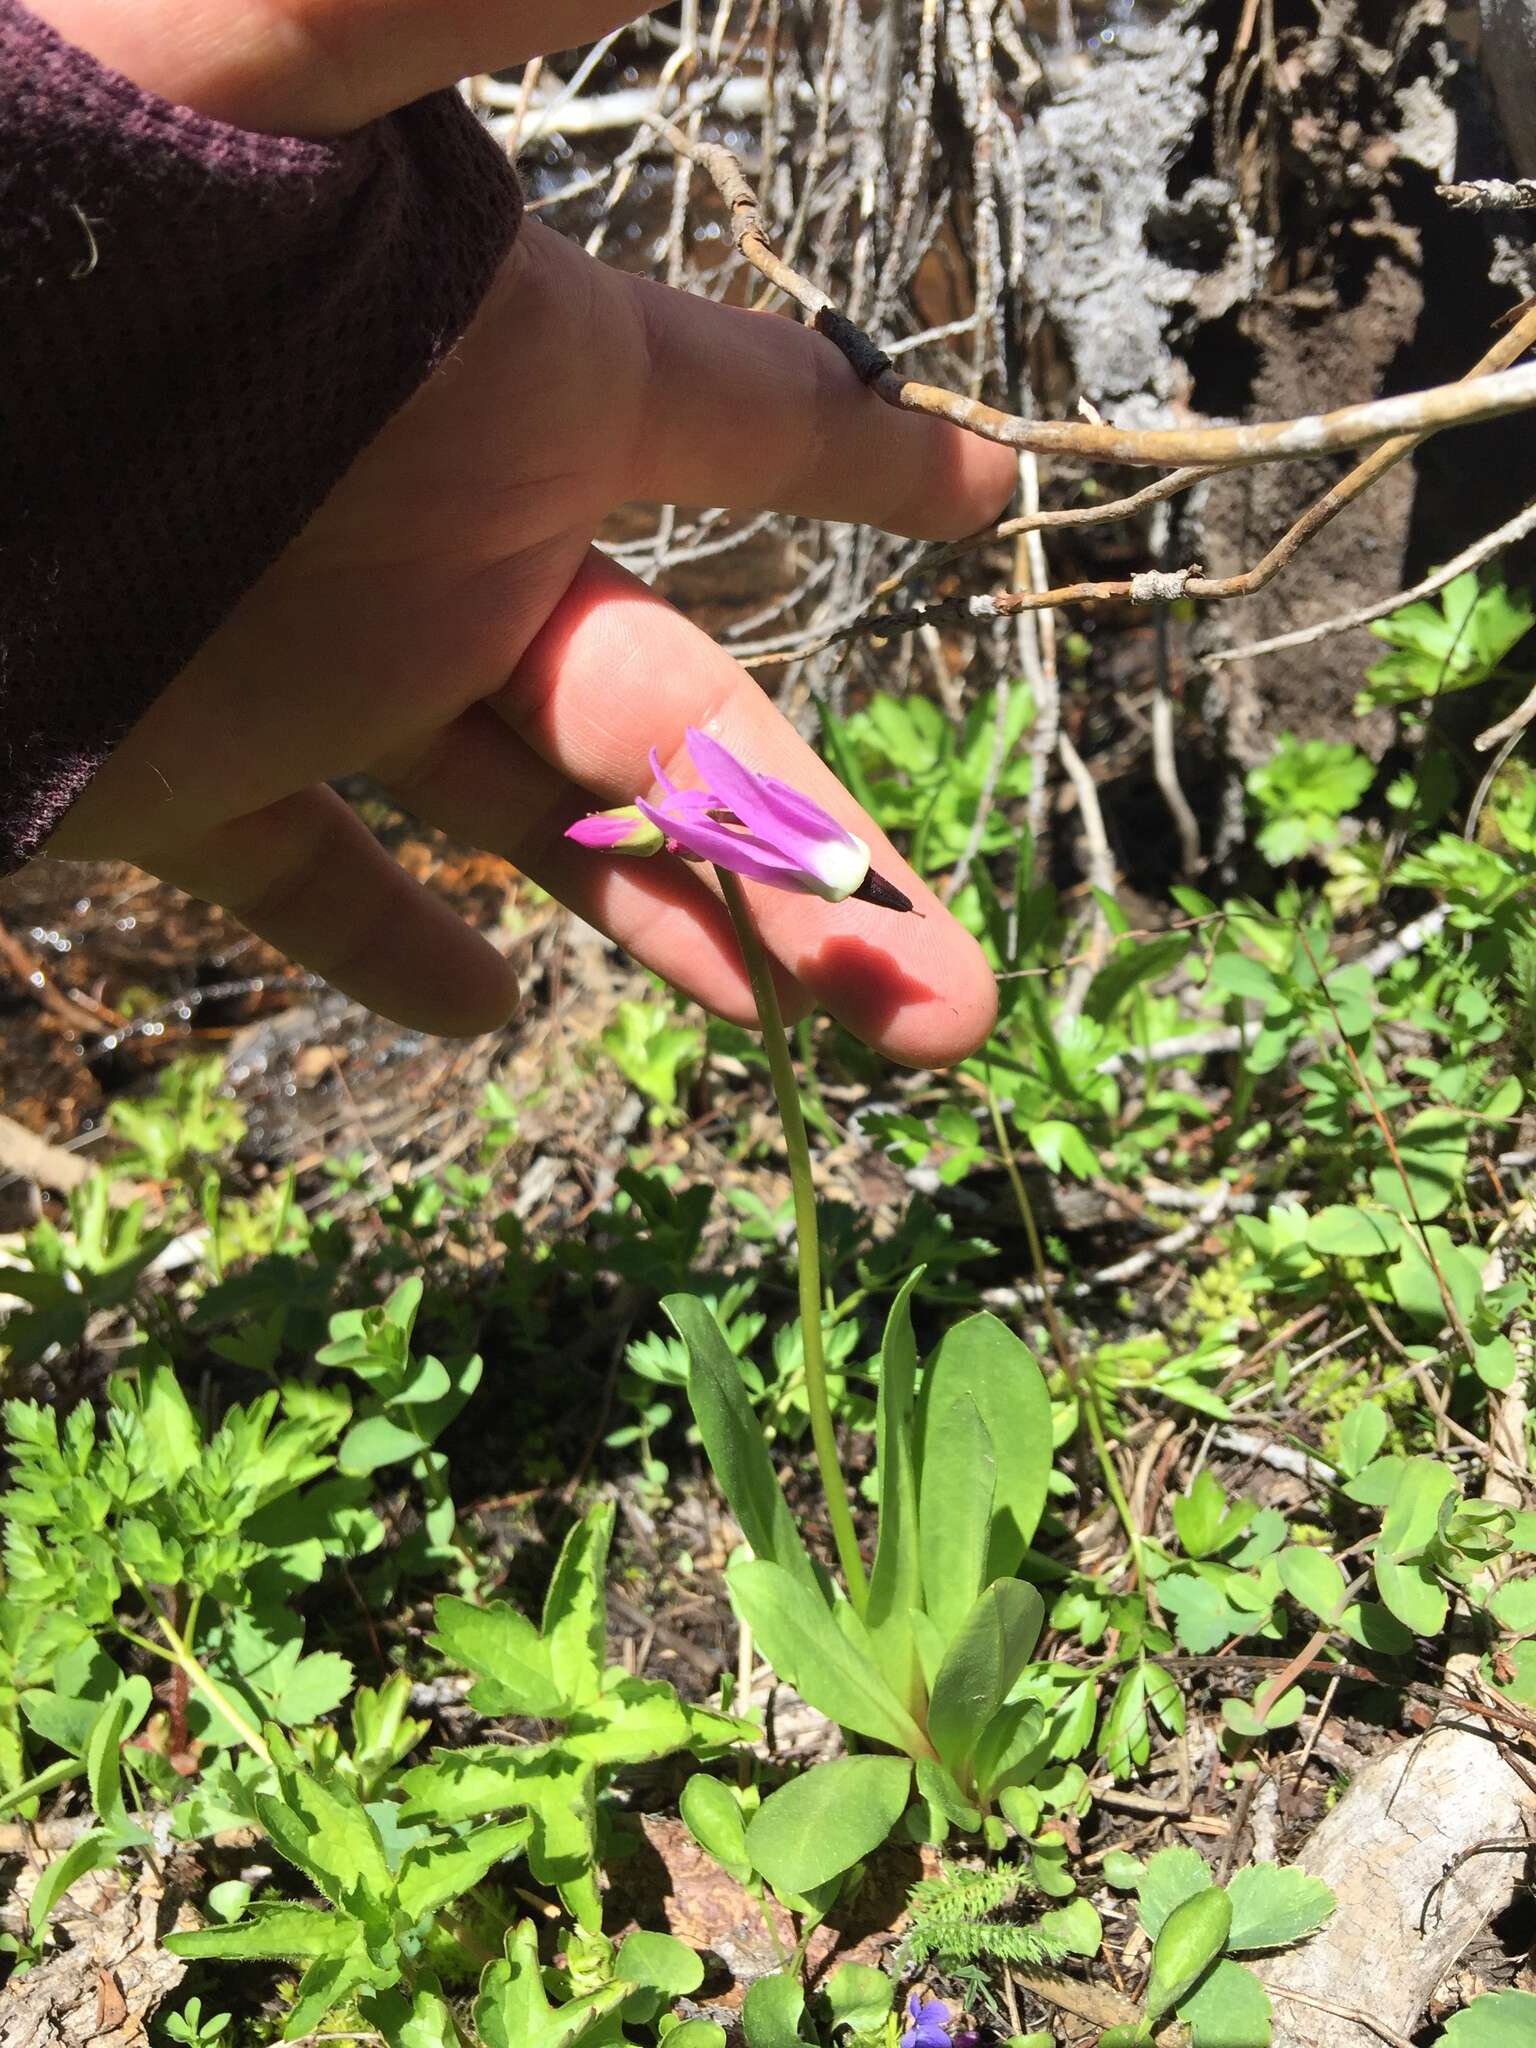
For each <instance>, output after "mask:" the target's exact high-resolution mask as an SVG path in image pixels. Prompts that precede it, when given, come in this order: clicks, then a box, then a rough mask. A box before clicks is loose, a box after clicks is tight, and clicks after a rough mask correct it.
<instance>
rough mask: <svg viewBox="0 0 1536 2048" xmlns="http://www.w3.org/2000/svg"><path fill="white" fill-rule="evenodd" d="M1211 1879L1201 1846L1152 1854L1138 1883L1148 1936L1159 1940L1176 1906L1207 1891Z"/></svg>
mask: <svg viewBox="0 0 1536 2048" xmlns="http://www.w3.org/2000/svg"><path fill="white" fill-rule="evenodd" d="M1210 1882H1211V1872H1210V1866H1209V1864H1207V1862H1206V1860H1205V1858H1204V1857H1203V1856H1202V1855H1201V1854H1200V1852H1199V1850H1198V1849H1186V1848H1184V1847H1183V1846H1182V1845H1180V1846H1176V1847H1174V1848H1172V1849H1159V1850H1158V1852H1157V1854H1156V1855H1155V1856H1149V1857H1148V1858H1147V1863H1146V1867H1145V1869H1144V1870H1143V1871H1142V1873H1141V1877H1140V1879H1139V1880H1138V1882H1137V1885H1136V1896H1137V1899H1138V1900H1139V1902H1140V1906H1141V1924H1142V1928H1143V1929H1144V1931H1145V1932H1146V1934H1147V1936H1148V1938H1149V1939H1150V1940H1152V1941H1156V1939H1157V1937H1158V1935H1159V1934H1161V1933H1162V1931H1163V1922H1164V1921H1165V1920H1166V1919H1167V1918H1168V1915H1169V1914H1170V1913H1171V1912H1172V1911H1173V1909H1174V1907H1175V1906H1181V1905H1183V1903H1184V1901H1185V1900H1186V1899H1192V1898H1193V1897H1194V1896H1195V1894H1196V1892H1203V1891H1204V1890H1205V1889H1206V1887H1207V1885H1209V1883H1210Z"/></svg>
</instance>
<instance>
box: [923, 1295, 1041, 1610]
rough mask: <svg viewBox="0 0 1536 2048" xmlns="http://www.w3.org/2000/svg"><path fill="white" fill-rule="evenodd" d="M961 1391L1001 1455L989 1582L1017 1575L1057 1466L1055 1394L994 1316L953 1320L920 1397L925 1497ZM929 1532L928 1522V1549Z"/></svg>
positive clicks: (928, 1369) (935, 1353) (930, 1362)
mask: <svg viewBox="0 0 1536 2048" xmlns="http://www.w3.org/2000/svg"><path fill="white" fill-rule="evenodd" d="M961 1394H969V1395H970V1397H971V1399H972V1400H973V1401H974V1402H975V1404H976V1407H977V1409H978V1410H979V1412H980V1415H981V1419H982V1422H983V1423H984V1424H985V1426H986V1431H987V1435H988V1436H989V1437H990V1438H991V1441H992V1451H993V1455H994V1457H995V1459H996V1461H997V1471H996V1479H995V1482H994V1484H995V1493H994V1498H993V1512H992V1538H991V1543H990V1546H989V1549H988V1553H987V1561H986V1569H985V1573H984V1578H983V1583H988V1582H990V1581H991V1580H993V1579H1004V1578H1011V1577H1012V1576H1013V1574H1014V1573H1015V1572H1016V1571H1017V1570H1018V1568H1019V1565H1020V1563H1021V1562H1022V1560H1023V1557H1024V1553H1025V1551H1026V1550H1027V1549H1028V1547H1029V1543H1030V1539H1031V1538H1032V1537H1033V1535H1034V1533H1035V1530H1036V1529H1037V1528H1038V1527H1039V1523H1040V1516H1041V1513H1042V1512H1043V1510H1044V1507H1045V1491H1046V1486H1047V1484H1048V1482H1049V1480H1050V1473H1051V1455H1052V1453H1051V1397H1050V1394H1049V1393H1048V1392H1047V1390H1046V1384H1045V1379H1044V1376H1043V1375H1042V1373H1041V1371H1040V1368H1039V1366H1038V1365H1037V1364H1036V1363H1035V1357H1034V1353H1033V1352H1032V1351H1031V1350H1030V1348H1029V1346H1028V1345H1027V1344H1025V1343H1023V1342H1021V1340H1020V1339H1019V1338H1018V1337H1016V1336H1015V1335H1014V1334H1013V1332H1012V1331H1011V1330H1010V1329H1008V1328H1007V1327H1006V1326H1005V1325H1004V1324H1002V1323H1000V1322H999V1321H998V1320H997V1318H996V1316H991V1315H975V1316H968V1317H966V1319H965V1320H964V1321H963V1322H960V1323H955V1324H953V1325H952V1326H951V1327H950V1328H949V1329H948V1330H946V1331H945V1333H944V1335H943V1337H942V1338H941V1339H940V1340H939V1343H938V1345H937V1346H936V1348H935V1349H934V1351H933V1353H932V1355H931V1356H930V1358H929V1360H928V1363H927V1366H926V1368H925V1370H924V1374H923V1385H922V1391H921V1393H920V1395H919V1397H918V1404H917V1441H918V1447H919V1450H918V1484H919V1499H921V1490H922V1486H923V1483H924V1478H923V1475H924V1472H925V1470H926V1466H927V1462H928V1456H929V1453H930V1451H931V1450H932V1449H933V1447H934V1445H935V1443H936V1440H937V1436H938V1424H939V1418H940V1417H941V1416H942V1415H943V1414H944V1413H945V1411H946V1410H947V1409H948V1407H949V1406H950V1404H951V1403H952V1402H953V1401H954V1400H955V1399H956V1398H957V1397H958V1396H959V1395H961ZM927 1540H928V1538H927V1530H926V1529H924V1532H923V1547H924V1549H925V1550H926V1548H927ZM977 1590H978V1591H979V1590H980V1589H979V1587H978V1589H977ZM972 1597H973V1598H974V1594H973V1595H972ZM968 1604H969V1603H967V1605H968ZM962 1618H963V1617H962Z"/></svg>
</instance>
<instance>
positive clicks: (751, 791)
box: [566, 725, 912, 910]
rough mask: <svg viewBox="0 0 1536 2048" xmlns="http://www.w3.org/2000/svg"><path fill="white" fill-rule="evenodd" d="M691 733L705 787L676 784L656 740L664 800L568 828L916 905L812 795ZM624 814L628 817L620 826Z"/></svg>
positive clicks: (753, 877)
mask: <svg viewBox="0 0 1536 2048" xmlns="http://www.w3.org/2000/svg"><path fill="white" fill-rule="evenodd" d="M687 741H688V751H689V753H690V755H691V756H692V758H693V765H694V767H695V768H697V769H698V771H699V773H700V774H701V775H702V776H703V778H704V781H703V784H702V786H701V787H698V788H694V789H679V788H678V786H677V785H676V784H675V783H674V782H672V781H671V780H670V779H669V778H668V776H667V774H666V773H665V771H664V770H663V768H662V766H661V763H660V762H659V761H658V760H657V758H656V752H655V749H654V748H653V749H652V750H651V773H652V774H653V775H654V777H655V778H656V782H657V785H658V787H659V788H660V790H661V795H660V796H659V797H658V798H657V800H656V801H655V802H654V803H650V802H648V801H647V800H646V799H645V798H644V797H640V798H637V800H636V802H635V803H634V805H633V806H631V807H629V808H628V809H626V810H624V811H604V812H599V813H597V814H596V815H594V816H593V817H590V818H581V819H578V820H577V822H576V823H575V824H574V825H572V826H571V827H570V828H569V830H568V832H567V834H566V837H567V838H569V839H574V840H576V841H577V843H578V844H579V845H582V846H591V847H598V848H602V849H604V850H606V851H608V852H613V853H654V852H657V851H659V850H660V848H661V847H662V845H665V847H666V850H667V851H668V853H677V854H681V855H682V856H683V858H684V859H685V860H701V861H713V862H714V863H715V864H716V866H718V867H722V868H727V869H729V870H730V872H731V873H732V874H736V875H745V876H746V877H747V879H748V881H752V882H766V883H767V884H768V885H769V887H771V888H774V889H788V890H791V891H794V892H795V893H797V894H800V895H806V896H821V897H824V898H825V899H826V901H827V902H829V903H841V902H842V901H843V899H844V898H845V897H847V896H858V897H862V898H863V899H864V900H865V901H866V902H869V903H879V904H882V905H884V906H885V907H886V908H887V909H890V910H910V909H911V908H912V905H911V903H910V902H909V901H908V900H907V898H906V897H905V896H903V895H902V893H901V891H900V890H899V889H895V888H893V887H892V886H891V884H890V883H889V882H887V881H884V880H882V878H881V877H880V876H879V875H877V874H875V873H873V871H872V870H871V868H870V865H869V848H868V847H867V846H866V845H865V844H864V842H863V840H862V839H860V838H858V837H856V835H855V834H854V833H852V832H849V831H847V830H846V829H845V828H844V827H843V826H841V825H839V824H838V822H837V820H836V819H835V818H834V817H833V816H832V815H831V813H830V812H829V811H825V810H823V809H822V807H821V805H820V804H819V803H817V802H816V801H815V799H814V798H812V797H808V796H806V795H805V794H804V793H803V792H802V791H800V790H798V789H793V788H791V786H790V785H789V784H788V783H787V782H780V781H779V780H778V778H777V776H773V775H760V774H759V773H758V772H757V771H756V769H753V768H748V767H746V766H745V765H744V764H743V763H742V762H740V761H738V760H737V759H736V757H735V755H734V754H731V753H729V752H727V750H726V749H725V748H724V747H722V746H721V744H720V742H719V741H718V740H712V739H711V738H710V737H709V735H708V733H703V732H700V731H699V730H698V728H697V727H696V726H691V725H690V726H689V727H688V730H687ZM636 819H640V820H643V821H644V822H645V824H646V825H647V826H649V827H650V828H652V830H651V834H650V836H649V837H647V838H645V839H642V838H640V837H639V836H638V833H637V832H636V829H635V825H634V821H635V820H636ZM624 820H627V821H629V822H628V823H624V824H623V825H622V827H621V821H624Z"/></svg>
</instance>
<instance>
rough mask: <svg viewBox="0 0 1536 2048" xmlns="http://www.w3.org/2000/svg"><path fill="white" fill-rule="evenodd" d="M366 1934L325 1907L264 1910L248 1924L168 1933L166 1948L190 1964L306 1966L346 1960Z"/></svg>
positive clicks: (255, 1909) (232, 1923) (346, 1916)
mask: <svg viewBox="0 0 1536 2048" xmlns="http://www.w3.org/2000/svg"><path fill="white" fill-rule="evenodd" d="M361 1941H362V1929H361V1927H360V1926H359V1924H358V1923H357V1921H355V1920H354V1919H353V1918H352V1917H351V1915H350V1914H347V1913H328V1912H326V1911H324V1910H323V1909H322V1908H321V1907H319V1906H289V1905H271V1906H266V1905H258V1906H255V1907H253V1908H252V1910H251V1912H250V1915H249V1916H248V1917H247V1918H246V1919H244V1920H232V1921H230V1922H229V1923H228V1925H226V1926H224V1927H199V1928H196V1929H193V1930H192V1931H190V1932H188V1933H186V1934H168V1935H167V1936H166V1937H165V1946H166V1947H167V1948H168V1949H169V1950H170V1952H171V1954H172V1955H173V1956H184V1957H186V1959H187V1960H188V1961H189V1962H196V1961H200V1960H205V1959H207V1958H210V1957H216V1956H218V1957H225V1958H228V1959H232V1960H234V1961H240V1962H253V1961H262V1962H292V1963H297V1962H304V1961H308V1960H312V1959H313V1958H314V1957H316V1956H339V1955H345V1954H346V1952H347V1950H348V1949H350V1948H353V1947H356V1946H359V1945H360V1944H361Z"/></svg>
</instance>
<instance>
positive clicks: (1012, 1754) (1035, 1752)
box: [971, 1700, 1051, 1799]
mask: <svg viewBox="0 0 1536 2048" xmlns="http://www.w3.org/2000/svg"><path fill="white" fill-rule="evenodd" d="M1050 1740H1051V1730H1050V1728H1049V1727H1048V1725H1047V1723H1046V1718H1045V1710H1044V1708H1043V1707H1041V1706H1040V1705H1039V1703H1038V1702H1037V1701H1035V1700H1015V1701H1013V1702H1012V1703H1011V1704H1010V1705H1008V1706H1005V1707H1003V1708H1002V1709H1000V1711H999V1712H997V1713H996V1714H994V1715H993V1716H992V1718H991V1720H990V1721H989V1722H988V1723H987V1725H986V1726H985V1727H984V1728H983V1729H982V1731H981V1734H980V1736H979V1737H978V1739H977V1743H976V1750H975V1754H974V1755H973V1756H972V1758H971V1775H972V1777H973V1778H974V1779H975V1782H976V1789H977V1792H978V1794H979V1795H980V1796H981V1797H982V1798H983V1799H990V1798H991V1797H992V1796H993V1794H994V1792H996V1791H997V1790H998V1789H1000V1788H1001V1787H1002V1786H1003V1785H1021V1784H1027V1783H1028V1782H1029V1780H1030V1779H1031V1778H1032V1777H1033V1776H1034V1774H1035V1772H1036V1770H1037V1769H1038V1768H1039V1767H1040V1765H1041V1764H1043V1763H1044V1761H1045V1758H1046V1755H1047V1752H1048V1750H1049V1747H1050Z"/></svg>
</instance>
